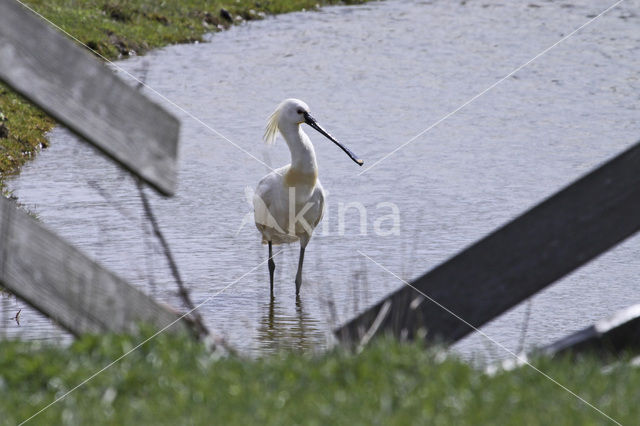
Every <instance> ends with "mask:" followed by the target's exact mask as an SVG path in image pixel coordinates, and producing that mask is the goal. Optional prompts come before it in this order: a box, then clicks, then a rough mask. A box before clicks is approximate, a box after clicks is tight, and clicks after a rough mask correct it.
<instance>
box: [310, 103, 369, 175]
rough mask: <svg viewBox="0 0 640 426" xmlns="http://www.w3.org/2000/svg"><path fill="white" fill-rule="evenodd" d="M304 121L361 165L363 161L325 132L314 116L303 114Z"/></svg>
mask: <svg viewBox="0 0 640 426" xmlns="http://www.w3.org/2000/svg"><path fill="white" fill-rule="evenodd" d="M304 121H305V123H307V124H308V125H309V126H311V127H313V128H314V129H316V130H317V131H318V132H320V133H322V134H323V135H325V136H326V137H327V138H328V139H329V140H330V141H331V142H333V143H335V144H336V145H338V146H339V147H340V149H341V150H343V151H344V152H345V153H346V154H347V155H348V156H349V158H351V159H352V160H353V161H355V163H356V164H357V165H359V166H362V165H363V164H364V161H362V160H361V159H359V158H358V156H357V155H355V154H354V153H353V152H351V150H349V148H347V147H346V146H344V145H342V144H341V143H340V142H338V141H337V140H336V138H334V137H333V136H331V135H330V134H329V132H327V131H326V130H325V129H323V128H322V127H320V125H319V124H318V122H317V121H316V119H315V118H313V117H312V116H310V115H309V114H305V115H304Z"/></svg>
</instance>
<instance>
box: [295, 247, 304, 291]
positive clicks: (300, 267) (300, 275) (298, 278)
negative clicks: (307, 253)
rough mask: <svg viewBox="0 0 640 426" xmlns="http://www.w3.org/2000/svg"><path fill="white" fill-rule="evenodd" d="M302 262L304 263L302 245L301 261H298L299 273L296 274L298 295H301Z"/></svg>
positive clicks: (302, 248) (301, 248)
mask: <svg viewBox="0 0 640 426" xmlns="http://www.w3.org/2000/svg"><path fill="white" fill-rule="evenodd" d="M302 262H304V246H302V245H300V260H298V273H297V274H296V294H300V286H301V285H302Z"/></svg>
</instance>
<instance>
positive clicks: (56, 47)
mask: <svg viewBox="0 0 640 426" xmlns="http://www.w3.org/2000/svg"><path fill="white" fill-rule="evenodd" d="M0 80H2V81H4V82H6V83H7V84H8V85H9V86H11V87H12V88H13V89H14V90H16V91H17V92H19V93H21V94H22V95H24V96H25V97H26V98H28V99H29V100H30V101H32V102H33V103H35V104H36V105H38V106H39V107H41V108H42V109H43V110H45V111H46V112H47V113H48V114H50V115H51V116H52V117H54V118H55V119H56V120H58V121H59V122H60V123H62V124H64V125H65V126H67V127H68V128H69V129H71V130H72V131H74V132H75V133H77V134H78V135H80V136H81V137H83V138H84V139H86V140H87V141H88V142H90V143H91V144H92V145H94V146H95V147H96V148H98V149H99V150H100V151H102V152H103V153H105V154H106V155H108V156H109V157H111V158H112V159H113V160H115V161H116V162H118V163H119V164H120V165H121V166H123V167H124V168H125V169H127V170H129V171H130V172H131V173H133V174H135V175H137V176H139V177H140V178H141V179H142V180H144V181H145V182H147V183H148V184H149V185H151V186H152V187H153V188H155V189H156V190H158V191H159V192H160V193H162V194H164V195H173V193H174V192H175V187H176V181H177V175H176V173H177V166H176V156H177V142H178V131H179V122H178V120H177V119H176V118H175V117H173V116H172V115H171V114H169V113H168V112H166V111H165V110H164V109H162V108H161V107H160V106H158V105H156V104H155V103H153V102H151V101H150V100H149V99H147V98H146V97H145V96H143V95H142V94H141V93H138V92H137V91H136V90H132V88H131V87H129V86H127V85H126V84H125V83H124V82H123V81H121V80H120V79H119V78H117V77H116V76H115V75H114V74H113V72H112V71H110V70H109V69H108V68H107V67H106V66H105V65H103V64H102V63H100V62H99V61H98V60H97V59H95V58H94V57H92V56H91V54H90V53H88V52H87V51H85V50H84V49H83V48H81V47H79V46H78V45H77V44H75V43H73V42H72V41H71V40H69V39H67V38H66V37H65V36H64V35H62V34H61V33H59V32H58V31H56V30H55V29H53V28H51V27H50V26H48V25H47V24H46V23H45V22H44V21H43V20H42V19H40V18H39V17H37V16H36V15H34V14H33V13H31V12H30V11H28V10H27V9H25V8H24V7H23V6H21V5H20V3H18V2H17V1H11V0H2V1H0Z"/></svg>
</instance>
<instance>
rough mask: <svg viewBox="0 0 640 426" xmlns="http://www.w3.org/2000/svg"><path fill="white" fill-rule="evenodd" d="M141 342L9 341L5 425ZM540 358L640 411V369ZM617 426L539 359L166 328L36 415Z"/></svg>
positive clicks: (4, 353) (154, 420)
mask: <svg viewBox="0 0 640 426" xmlns="http://www.w3.org/2000/svg"><path fill="white" fill-rule="evenodd" d="M136 341H138V340H132V338H130V337H117V336H109V337H106V338H103V337H100V338H98V337H84V338H82V339H80V340H79V341H77V342H76V343H74V344H73V345H72V346H71V347H70V348H59V347H47V346H44V345H41V344H38V343H33V342H7V341H5V342H0V413H2V416H0V423H5V424H16V423H18V422H19V421H21V420H24V419H26V418H28V417H29V416H31V415H32V414H34V413H35V412H36V411H37V410H38V409H40V408H42V407H44V406H45V405H47V404H48V403H50V402H51V401H53V400H54V399H55V398H56V397H58V396H61V395H63V394H64V393H65V392H67V391H68V390H70V389H71V388H73V387H74V386H75V385H77V384H79V383H80V382H81V381H82V380H84V379H85V378H87V377H88V376H90V375H91V374H92V373H93V372H95V371H97V370H98V369H100V368H102V367H103V366H105V365H107V364H108V363H109V362H111V361H112V360H113V359H115V358H117V357H118V356H119V355H121V354H122V353H123V352H124V351H126V350H128V349H129V348H132V347H133V346H134V345H135V343H136ZM536 365H537V367H538V368H540V369H541V370H543V371H545V372H546V373H548V374H549V375H550V376H552V377H554V378H555V379H557V380H558V381H559V382H560V383H562V384H563V385H565V386H567V387H568V388H569V389H572V390H573V391H575V392H576V393H578V394H579V395H580V396H582V397H583V398H585V399H586V400H587V401H589V402H591V403H593V404H594V405H596V406H597V407H598V408H600V409H601V410H603V411H604V412H605V413H607V414H609V415H610V416H612V417H613V418H615V419H616V420H617V421H620V422H622V423H623V424H635V423H637V420H638V419H640V406H639V405H638V404H637V401H638V400H639V399H640V369H638V368H637V367H630V366H629V365H628V364H627V363H621V364H618V365H617V366H616V367H614V368H611V369H609V370H608V371H607V372H603V371H602V363H601V362H598V361H596V360H588V359H587V360H582V361H581V362H578V363H571V362H569V361H567V360H564V361H563V360H556V361H549V360H542V361H540V362H537V363H536ZM608 423H609V424H610V422H608V421H607V419H606V418H605V417H603V416H602V415H601V414H599V413H598V412H596V411H595V410H594V409H593V408H590V407H589V406H587V405H586V404H584V403H582V402H580V401H579V400H577V399H576V398H575V397H574V396H572V395H570V394H569V393H568V392H566V391H564V390H563V389H561V388H560V387H558V386H557V385H555V384H553V383H552V382H551V381H549V380H548V379H546V378H544V377H543V376H542V375H540V374H539V373H537V372H535V371H534V370H532V369H531V368H526V367H525V368H521V369H518V370H514V371H511V372H502V373H499V374H497V375H493V376H489V375H486V374H484V373H483V372H482V371H480V370H478V369H474V368H472V367H470V366H469V365H468V364H465V363H463V362H461V361H458V360H456V359H453V358H444V359H443V358H441V357H439V356H438V355H436V354H434V353H431V352H427V351H424V350H423V349H422V348H420V347H418V346H412V345H400V344H397V343H393V342H378V343H375V344H374V345H373V346H371V347H369V348H367V349H365V350H364V351H363V352H362V353H361V354H359V355H357V356H356V355H353V354H348V353H345V352H342V351H333V352H330V353H328V354H324V355H315V356H311V355H300V354H286V353H284V354H281V355H274V356H269V357H266V358H263V359H258V360H245V359H239V358H234V357H231V358H226V359H224V358H223V359H214V358H212V357H211V355H209V354H208V353H207V352H206V351H205V350H203V349H202V347H200V346H199V345H197V344H195V343H193V342H192V341H191V340H190V339H187V338H185V339H182V338H177V337H170V336H167V335H161V336H160V337H158V338H157V339H155V340H153V341H151V342H150V343H149V344H147V345H145V346H143V347H142V348H140V349H139V350H137V351H135V352H133V353H132V354H131V355H129V356H128V357H126V358H124V359H123V360H122V361H121V362H119V363H117V364H115V365H114V366H113V367H111V368H109V369H108V370H106V371H105V372H104V373H102V374H100V375H98V376H97V377H96V378H95V379H93V380H91V381H90V382H89V383H87V384H86V385H85V386H83V387H82V388H81V389H79V390H78V391H76V392H73V393H72V394H70V395H69V396H68V397H66V398H64V399H63V400H62V401H61V402H59V403H57V404H55V405H53V406H52V407H51V408H49V409H48V410H46V411H44V412H43V413H42V414H40V415H39V416H38V417H36V418H35V419H34V420H33V421H32V422H31V423H29V424H42V425H49V424H447V425H449V424H469V425H471V424H474V425H475V424H526V425H536V424H540V425H546V424H564V425H589V424H608Z"/></svg>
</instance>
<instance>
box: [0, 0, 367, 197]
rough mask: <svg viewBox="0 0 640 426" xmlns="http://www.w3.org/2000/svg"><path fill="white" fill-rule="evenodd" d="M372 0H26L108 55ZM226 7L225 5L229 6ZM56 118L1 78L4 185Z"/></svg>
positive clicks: (0, 174) (0, 173)
mask: <svg viewBox="0 0 640 426" xmlns="http://www.w3.org/2000/svg"><path fill="white" fill-rule="evenodd" d="M365 1H366V0H345V1H339V0H265V1H256V0H227V1H219V0H164V1H162V2H159V1H153V2H151V1H148V0H127V1H125V0H26V1H25V3H26V4H28V5H29V6H30V7H32V8H33V9H34V10H36V11H37V12H38V13H40V14H42V15H43V16H44V17H46V18H47V19H49V20H51V21H52V22H54V23H55V24H56V25H58V26H60V27H61V28H63V29H64V30H65V31H67V32H69V33H70V34H72V35H73V36H74V37H76V38H77V39H79V40H80V41H82V42H83V43H85V44H86V45H87V46H89V47H90V48H91V49H93V50H95V51H96V52H98V53H99V54H100V55H102V56H104V57H106V58H108V59H112V60H113V59H118V58H123V57H127V56H129V55H134V54H135V55H140V54H144V53H145V52H146V51H148V50H149V49H153V48H155V47H160V46H165V45H168V44H175V43H188V42H193V41H197V40H201V39H202V36H203V35H204V34H205V33H207V32H215V31H222V30H224V29H226V28H228V27H229V26H230V25H233V24H237V23H241V22H244V21H247V20H252V19H261V18H263V17H264V16H266V15H270V14H279V13H286V12H292V11H298V10H302V9H314V8H316V7H317V6H318V5H329V4H338V3H346V4H355V3H363V2H365ZM223 9H224V10H223ZM53 126H54V122H53V120H51V119H50V118H49V117H47V116H46V115H45V114H43V113H42V112H41V111H40V110H38V109H37V108H35V107H34V106H32V105H31V104H29V103H28V102H26V101H25V100H24V99H23V98H21V97H20V96H18V95H17V94H15V93H14V92H13V91H11V90H10V89H8V88H7V87H6V86H3V85H1V84H0V190H2V193H3V194H5V195H7V194H6V188H5V186H4V180H5V178H6V177H7V176H9V175H11V174H14V173H17V172H18V171H19V169H20V166H22V165H23V164H24V163H25V162H26V161H28V160H29V159H30V158H32V156H33V155H34V154H35V153H36V152H37V151H38V150H39V149H40V147H41V146H46V143H47V142H46V139H45V137H44V135H45V133H46V132H47V131H48V130H50V129H51V128H52V127H53Z"/></svg>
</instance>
